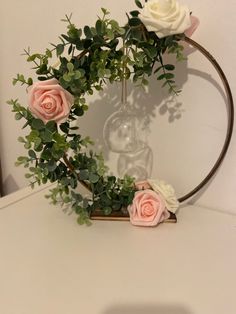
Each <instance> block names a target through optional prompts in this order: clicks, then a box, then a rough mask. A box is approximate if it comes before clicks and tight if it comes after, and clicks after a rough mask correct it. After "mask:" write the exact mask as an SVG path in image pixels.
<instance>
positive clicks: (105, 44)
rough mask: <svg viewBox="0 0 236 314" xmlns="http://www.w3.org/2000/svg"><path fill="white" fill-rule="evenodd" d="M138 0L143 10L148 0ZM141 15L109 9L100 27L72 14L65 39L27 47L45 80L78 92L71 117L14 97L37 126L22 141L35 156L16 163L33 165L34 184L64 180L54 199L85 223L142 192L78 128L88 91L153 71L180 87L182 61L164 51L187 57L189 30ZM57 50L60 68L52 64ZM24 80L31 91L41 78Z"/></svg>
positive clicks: (143, 81) (21, 113)
mask: <svg viewBox="0 0 236 314" xmlns="http://www.w3.org/2000/svg"><path fill="white" fill-rule="evenodd" d="M135 3H136V5H137V6H138V8H139V9H142V8H143V5H142V4H141V2H140V1H137V0H136V1H135ZM139 13H140V12H139V10H134V11H132V12H130V13H129V14H127V19H128V21H127V24H126V25H125V26H124V27H122V26H120V25H119V24H118V22H117V21H115V20H113V19H111V18H110V15H109V12H108V11H107V10H106V9H104V8H102V16H101V17H99V18H98V20H97V21H96V23H95V25H94V26H92V27H90V26H87V25H86V26H85V27H84V28H83V29H81V28H77V27H76V26H75V25H74V24H73V23H72V21H71V16H66V18H65V19H64V20H63V21H64V22H66V23H67V32H66V34H62V35H61V36H60V37H59V39H60V42H59V43H58V44H55V45H52V48H51V49H46V51H45V53H43V54H41V53H33V54H32V53H31V52H30V50H29V49H27V50H25V51H24V53H25V55H26V57H27V61H28V62H31V63H33V65H34V69H35V71H36V74H37V79H38V81H41V82H43V81H48V80H51V79H56V80H57V81H58V82H59V84H60V86H61V88H63V89H64V90H65V91H66V92H68V93H69V94H70V95H73V104H72V105H71V107H70V111H69V114H68V116H67V119H66V120H65V121H63V122H62V123H57V121H54V120H50V121H43V120H42V119H40V118H38V117H37V116H35V114H34V113H33V112H32V110H30V109H29V108H25V106H22V105H21V104H20V103H19V101H18V100H10V101H9V102H8V103H9V104H10V105H11V106H12V111H13V112H14V113H15V118H16V120H20V119H22V118H23V119H25V120H26V123H25V124H24V126H23V128H25V127H29V130H30V131H29V134H28V135H26V136H25V137H19V139H18V140H19V141H20V142H21V143H23V144H24V147H25V148H26V149H27V150H28V156H20V157H18V159H17V162H16V165H23V166H24V167H26V168H28V169H29V172H28V173H27V174H26V178H28V179H30V184H31V186H32V187H33V186H34V185H35V183H37V184H42V183H43V184H45V183H47V182H57V186H56V187H55V188H53V189H52V190H51V194H50V195H49V196H47V197H48V198H50V199H51V200H52V202H53V203H54V204H56V203H60V204H61V205H62V206H64V207H65V206H66V207H68V208H71V209H72V211H73V212H75V213H76V214H78V223H79V224H84V223H86V224H89V223H90V220H89V217H90V214H91V213H92V212H93V211H94V210H95V209H97V208H100V209H102V210H103V212H104V214H105V215H109V214H111V213H112V212H113V211H120V210H122V208H127V206H128V205H130V204H131V203H132V201H133V198H134V194H135V191H136V190H137V188H136V187H135V184H134V179H133V178H131V177H128V176H125V177H124V178H122V179H120V178H116V177H115V176H111V175H108V174H107V172H108V169H107V167H106V166H105V165H104V160H103V157H102V155H101V154H97V153H95V152H93V151H92V150H89V146H90V145H91V144H92V141H91V139H90V138H89V137H82V136H81V135H80V134H79V132H78V127H75V126H72V123H73V121H74V120H77V118H78V117H80V116H82V115H83V114H84V113H85V112H86V110H87V109H88V106H87V105H86V101H85V96H87V95H91V94H93V93H94V91H100V90H102V89H103V87H104V85H105V84H107V83H113V82H122V81H124V80H128V79H129V80H131V81H133V83H135V85H138V86H141V85H143V86H145V85H147V84H148V77H149V76H151V75H155V76H156V78H157V80H161V81H163V85H162V86H163V87H167V88H168V89H169V91H170V92H172V93H175V94H178V93H179V92H180V91H179V90H178V89H177V87H176V85H175V80H174V77H175V76H174V73H173V71H174V69H175V66H174V65H172V64H165V63H164V61H163V54H165V53H171V54H175V55H176V58H177V60H183V59H184V57H183V54H182V52H183V47H182V46H181V45H180V43H179V41H180V40H181V39H183V38H184V36H185V35H184V33H181V34H177V35H176V34H175V35H170V36H165V37H163V38H159V37H158V36H157V34H156V33H155V32H153V31H148V30H147V28H146V27H145V25H144V24H143V22H142V21H141V19H140V18H139ZM55 56H56V57H57V58H58V59H59V62H58V66H55V65H52V64H51V63H52V61H51V60H53V57H54V58H55ZM16 83H20V84H22V85H23V84H26V85H27V86H28V87H29V89H30V88H32V86H34V84H33V79H32V78H28V79H27V78H25V77H24V75H22V74H17V76H16V78H14V80H13V84H14V85H15V84H16ZM78 183H82V184H83V185H85V186H86V187H88V189H89V190H90V191H91V192H92V193H91V197H87V196H86V197H85V196H83V195H81V194H80V193H79V192H78V189H77V185H78Z"/></svg>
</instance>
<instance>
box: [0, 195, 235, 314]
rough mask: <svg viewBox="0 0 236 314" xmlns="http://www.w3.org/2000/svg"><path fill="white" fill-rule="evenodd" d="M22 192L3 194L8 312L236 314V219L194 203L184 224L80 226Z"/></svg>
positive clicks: (2, 299)
mask: <svg viewBox="0 0 236 314" xmlns="http://www.w3.org/2000/svg"><path fill="white" fill-rule="evenodd" d="M46 192H47V191H46V190H45V189H44V190H42V191H40V190H39V191H38V192H37V191H34V192H31V190H29V189H25V190H21V191H19V192H17V193H15V194H12V195H9V196H7V197H4V198H2V199H0V208H1V210H0V250H1V259H0V313H1V314H235V313H236V217H235V216H232V215H227V214H223V213H219V212H216V211H214V210H209V209H206V208H200V207H196V206H185V207H183V208H182V209H181V210H180V212H179V214H178V223H177V224H168V223H166V224H162V225H160V226H159V227H158V228H140V227H133V226H131V225H130V224H129V222H102V221H97V222H93V225H92V226H91V227H86V226H79V225H77V223H76V217H75V216H73V215H71V216H68V215H66V214H64V213H63V212H62V211H61V209H60V208H58V207H56V206H53V205H50V204H49V203H48V200H46V199H45V198H44V194H45V193H46Z"/></svg>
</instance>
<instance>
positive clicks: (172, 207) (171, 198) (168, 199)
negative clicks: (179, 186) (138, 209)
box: [147, 179, 179, 213]
mask: <svg viewBox="0 0 236 314" xmlns="http://www.w3.org/2000/svg"><path fill="white" fill-rule="evenodd" d="M147 181H148V183H149V184H150V186H151V188H152V189H153V190H154V191H156V192H158V193H160V194H161V196H162V197H163V198H164V200H165V203H166V208H167V209H168V210H169V211H170V212H172V213H175V212H176V210H177V209H178V207H179V201H178V200H177V197H176V195H175V190H174V188H173V187H172V186H171V185H170V184H168V183H166V182H164V181H161V180H151V179H148V180H147Z"/></svg>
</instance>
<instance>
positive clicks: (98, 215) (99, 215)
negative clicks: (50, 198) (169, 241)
mask: <svg viewBox="0 0 236 314" xmlns="http://www.w3.org/2000/svg"><path fill="white" fill-rule="evenodd" d="M182 40H183V41H185V42H186V43H187V44H189V45H191V46H192V47H194V48H195V49H197V50H198V51H199V52H200V53H201V54H202V55H203V56H205V57H206V59H207V60H208V61H209V62H210V63H211V64H212V65H213V67H214V68H215V70H216V71H217V73H218V75H219V77H220V79H221V82H222V83H223V86H224V89H225V93H226V98H227V102H226V105H227V128H226V135H225V140H224V143H223V146H222V148H221V151H220V153H219V156H218V158H217V159H216V161H215V163H214V164H213V166H212V168H211V169H210V171H209V172H208V173H207V175H206V176H205V177H204V178H203V180H202V181H200V183H198V184H197V185H196V186H195V187H194V188H193V189H192V190H191V191H189V192H187V193H186V194H184V195H183V196H180V197H179V198H178V201H179V202H180V203H183V202H185V201H186V200H188V199H189V198H191V197H193V196H194V195H195V194H197V193H198V192H199V191H200V190H202V189H203V188H204V187H205V186H206V185H207V184H208V183H209V181H210V180H212V178H213V177H214V175H215V174H216V172H217V170H218V169H219V167H220V166H221V164H222V162H223V160H224V158H225V156H226V154H227V151H228V148H229V144H230V142H231V138H232V134H233V127H234V101H233V96H232V92H231V89H230V85H229V82H228V80H227V77H226V75H225V73H224V71H223V70H222V68H221V66H220V65H219V63H218V62H217V61H216V59H215V58H214V57H213V56H212V55H211V54H210V53H209V52H208V51H207V50H206V49H205V48H204V47H203V46H202V45H200V44H199V43H197V42H196V41H194V40H193V39H191V38H189V37H187V36H186V37H185V38H184V39H182ZM86 187H87V188H88V186H86ZM90 217H91V219H94V220H125V221H126V220H129V215H128V214H127V213H124V212H122V211H120V212H119V213H113V214H111V215H109V216H105V215H104V214H103V212H102V211H101V210H99V209H98V210H97V211H94V212H93V213H91V216H90ZM176 221H177V218H176V215H175V214H173V213H171V216H170V218H169V219H168V220H167V222H176Z"/></svg>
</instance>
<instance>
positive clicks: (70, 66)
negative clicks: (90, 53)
mask: <svg viewBox="0 0 236 314" xmlns="http://www.w3.org/2000/svg"><path fill="white" fill-rule="evenodd" d="M66 67H67V70H68V71H69V72H73V70H74V64H73V63H71V62H68V63H67V65H66Z"/></svg>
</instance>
